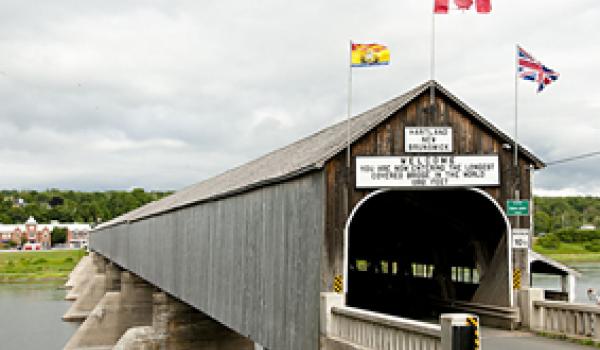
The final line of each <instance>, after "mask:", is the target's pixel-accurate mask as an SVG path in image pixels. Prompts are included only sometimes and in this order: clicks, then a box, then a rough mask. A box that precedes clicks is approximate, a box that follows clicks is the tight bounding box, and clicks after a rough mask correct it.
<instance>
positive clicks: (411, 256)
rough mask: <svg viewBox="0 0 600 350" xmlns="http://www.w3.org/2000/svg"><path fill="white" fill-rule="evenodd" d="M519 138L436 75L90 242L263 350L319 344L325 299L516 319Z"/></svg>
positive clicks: (420, 312) (525, 173)
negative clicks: (509, 204) (512, 205)
mask: <svg viewBox="0 0 600 350" xmlns="http://www.w3.org/2000/svg"><path fill="white" fill-rule="evenodd" d="M432 89H433V90H434V92H435V105H434V108H433V106H432V104H431V102H430V101H431V100H430V98H431V94H430V93H431V90H432ZM347 132H348V135H349V140H350V143H351V156H350V166H348V164H347V154H346V145H347ZM512 147H514V142H513V140H511V139H510V138H509V137H508V136H507V135H506V134H504V133H503V132H501V131H500V130H499V129H497V128H496V127H495V126H493V125H492V124H491V123H490V122H489V121H487V120H486V119H484V118H483V117H482V116H481V115H479V114H478V113H476V112H475V111H473V110H472V109H471V108H469V107H468V106H467V105H465V104H464V103H463V102H461V101H460V100H459V99H458V98H456V97H455V96H453V95H452V94H451V93H450V92H448V91H447V90H446V89H445V88H443V87H442V86H440V85H439V84H438V83H437V82H433V81H430V82H426V83H424V84H422V85H420V86H418V87H416V88H415V89H413V90H411V91H409V92H407V93H405V94H403V95H401V96H399V97H397V98H394V99H392V100H390V101H388V102H385V103H383V104H382V105H380V106H377V107H375V108H373V109H371V110H369V111H366V112H364V113H362V114H360V115H357V116H355V117H354V118H352V119H350V120H349V122H348V123H347V122H346V121H343V122H340V123H338V124H336V125H333V126H331V127H328V128H326V129H323V130H321V131H319V132H317V133H315V134H313V135H310V136H308V137H306V138H304V139H301V140H299V141H297V142H295V143H292V144H290V145H288V146H285V147H283V148H281V149H278V150H275V151H273V152H271V153H269V154H267V155H265V156H263V157H261V158H258V159H256V160H254V161H251V162H249V163H247V164H244V165H242V166H239V167H237V168H234V169H231V170H229V171H227V172H225V173H223V174H221V175H218V176H215V177H213V178H210V179H208V180H205V181H203V182H200V183H198V184H196V185H193V186H190V187H187V188H185V189H183V190H181V191H179V192H177V193H175V194H173V195H171V196H169V197H167V198H164V199H162V200H160V201H157V202H153V203H150V204H148V205H146V206H144V207H142V208H140V209H137V210H134V211H132V212H130V213H127V214H126V215H123V216H121V217H119V218H117V219H115V220H112V221H110V222H107V223H105V224H103V225H101V226H100V227H98V228H97V229H96V230H95V232H93V234H92V235H91V239H90V247H91V249H92V250H93V251H95V252H97V253H98V254H100V255H102V256H104V257H106V258H108V259H109V260H111V261H112V262H114V263H115V264H117V265H118V266H120V267H121V268H123V269H126V270H128V271H130V272H132V273H134V274H135V275H137V276H139V277H141V278H142V279H144V280H146V281H148V282H149V283H151V284H153V285H155V286H157V287H158V288H160V289H161V290H163V291H165V292H167V293H168V294H170V295H172V296H173V297H175V298H177V299H179V300H181V301H184V302H185V303H187V304H189V305H191V306H192V307H194V308H196V309H197V310H200V311H202V312H203V313H205V314H207V315H208V316H210V317H211V318H213V319H215V320H216V321H218V322H219V323H222V324H223V325H225V326H227V327H228V328H230V329H231V330H233V331H235V332H237V333H239V334H241V335H244V336H247V337H248V338H249V339H251V340H253V341H254V342H256V343H257V344H261V345H262V346H264V347H265V348H268V349H271V350H274V349H287V350H295V349H297V350H306V349H318V348H319V347H320V345H319V344H320V337H321V338H322V337H323V335H324V334H326V332H324V330H323V328H326V325H324V323H326V322H328V321H327V319H326V318H325V319H324V318H322V317H321V314H322V312H323V305H322V304H321V303H320V297H322V296H323V295H324V294H327V293H337V294H339V295H342V296H345V299H344V301H343V303H345V305H347V306H351V307H354V308H356V309H357V310H367V311H369V312H371V311H374V312H377V313H378V314H388V315H397V316H402V317H412V318H419V319H432V318H436V317H437V315H439V313H440V312H443V311H447V310H461V311H469V310H470V311H473V310H475V311H477V312H479V313H481V314H482V315H488V316H489V317H488V319H489V322H491V323H494V322H496V323H498V324H502V325H505V326H508V327H510V326H511V325H512V324H513V323H515V322H518V316H515V313H514V310H515V309H514V306H515V305H516V303H515V300H514V299H513V288H514V287H515V284H514V283H513V282H515V281H513V274H514V272H515V271H516V270H518V271H519V274H520V275H522V276H521V281H522V283H521V285H520V286H518V288H526V286H527V281H528V277H527V276H526V273H527V271H528V268H526V267H525V266H526V264H528V258H527V249H522V250H519V251H515V254H513V249H512V247H511V244H512V239H511V226H512V227H515V226H517V225H518V226H517V227H521V228H527V227H529V224H530V223H529V219H528V218H527V217H522V218H519V217H510V218H509V217H507V215H506V213H505V207H506V201H507V200H508V199H511V198H513V196H514V194H515V191H518V193H519V195H520V199H529V198H531V188H530V176H531V172H530V170H531V169H539V168H542V167H544V163H543V162H542V161H541V160H539V159H538V158H537V157H535V156H534V155H533V154H532V153H530V152H529V151H527V150H526V149H524V148H523V147H519V149H518V166H517V167H515V166H514V165H513V158H512V156H513V153H512V152H513V150H514V149H513V148H512ZM320 326H321V329H320ZM427 332H429V331H427ZM427 332H426V333H427ZM431 332H433V333H431V334H430V333H427V334H429V335H430V336H433V335H432V334H435V330H433V331H431ZM438 332H439V331H438ZM340 337H343V336H342V335H340ZM321 341H323V339H321ZM321 346H322V345H321Z"/></svg>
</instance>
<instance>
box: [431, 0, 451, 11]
mask: <svg viewBox="0 0 600 350" xmlns="http://www.w3.org/2000/svg"><path fill="white" fill-rule="evenodd" d="M448 2H449V0H435V6H434V8H433V13H448Z"/></svg>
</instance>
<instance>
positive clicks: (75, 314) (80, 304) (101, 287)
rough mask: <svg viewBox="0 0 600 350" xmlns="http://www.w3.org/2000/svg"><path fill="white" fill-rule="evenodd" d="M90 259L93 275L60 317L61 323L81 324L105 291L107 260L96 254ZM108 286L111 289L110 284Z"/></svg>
mask: <svg viewBox="0 0 600 350" xmlns="http://www.w3.org/2000/svg"><path fill="white" fill-rule="evenodd" d="M91 259H92V264H93V266H94V274H93V276H92V277H91V278H90V280H89V282H88V283H87V284H86V285H85V286H84V288H83V290H82V291H81V292H80V293H79V294H78V295H77V299H76V300H75V302H74V303H73V305H71V307H70V308H69V309H68V310H67V312H66V313H65V314H64V316H63V317H62V319H63V321H68V322H83V321H84V320H85V319H86V318H87V317H88V316H89V314H90V313H91V312H92V310H93V309H94V307H95V306H96V305H97V304H98V302H100V299H102V297H103V296H104V294H105V293H106V291H107V289H106V286H107V282H106V279H107V277H106V266H107V265H108V260H106V259H105V258H104V257H103V256H101V255H98V254H93V255H92V256H91ZM109 276H110V277H111V278H112V276H113V275H112V274H110V275H109ZM109 284H110V283H109ZM110 286H111V287H112V284H111V285H110ZM75 288H76V287H75Z"/></svg>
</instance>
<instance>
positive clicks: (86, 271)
mask: <svg viewBox="0 0 600 350" xmlns="http://www.w3.org/2000/svg"><path fill="white" fill-rule="evenodd" d="M92 254H93V253H92ZM93 275H94V264H93V262H92V257H91V256H90V255H86V256H84V257H83V258H81V260H79V263H77V266H75V268H74V269H73V271H72V272H71V273H70V274H69V280H68V281H67V282H66V283H65V289H66V290H68V292H67V295H66V296H65V300H76V299H77V296H78V295H79V294H80V293H81V292H82V291H83V289H84V288H85V287H86V286H87V284H88V283H89V281H90V279H91V278H92V276H93Z"/></svg>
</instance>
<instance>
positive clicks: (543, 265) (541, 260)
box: [528, 250, 581, 278]
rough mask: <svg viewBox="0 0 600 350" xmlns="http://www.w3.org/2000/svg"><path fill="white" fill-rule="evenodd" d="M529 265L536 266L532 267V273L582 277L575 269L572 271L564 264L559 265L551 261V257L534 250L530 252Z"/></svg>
mask: <svg viewBox="0 0 600 350" xmlns="http://www.w3.org/2000/svg"><path fill="white" fill-rule="evenodd" d="M528 256H529V264H530V265H531V264H534V263H536V264H535V265H532V267H531V272H532V273H547V274H553V275H563V276H564V275H573V276H575V277H577V278H579V277H581V273H580V272H579V271H577V270H575V269H572V268H570V267H568V266H566V265H564V264H561V263H559V262H558V261H556V260H553V259H550V258H549V257H547V256H545V255H542V254H540V253H536V252H534V251H533V250H529V255H528Z"/></svg>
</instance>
